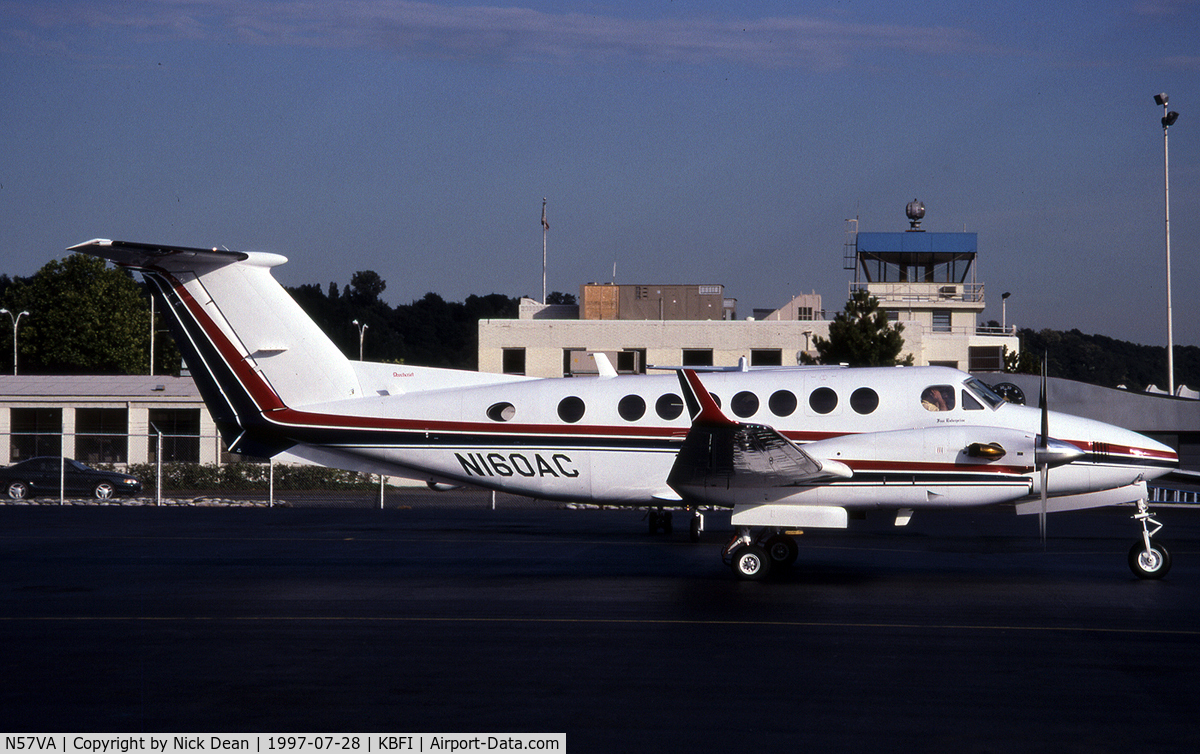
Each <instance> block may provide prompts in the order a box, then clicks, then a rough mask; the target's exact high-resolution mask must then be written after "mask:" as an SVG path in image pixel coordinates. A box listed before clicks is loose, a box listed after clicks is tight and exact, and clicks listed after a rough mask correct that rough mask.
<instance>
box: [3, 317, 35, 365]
mask: <svg viewBox="0 0 1200 754" xmlns="http://www.w3.org/2000/svg"><path fill="white" fill-rule="evenodd" d="M0 314H7V315H8V318H9V319H11V320H12V323H13V375H14V376H15V375H16V373H17V325H18V324H20V322H21V317H28V316H30V314H29V312H27V311H23V312H21V313H20V314H18V315H16V316H15V317H14V316H13V313H12V312H10V311H9V310H8V309H0Z"/></svg>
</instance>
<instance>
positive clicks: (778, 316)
mask: <svg viewBox="0 0 1200 754" xmlns="http://www.w3.org/2000/svg"><path fill="white" fill-rule="evenodd" d="M977 246H978V239H977V236H976V234H975V233H927V232H925V231H922V230H920V229H919V221H917V222H914V223H913V227H912V228H910V230H908V231H906V232H901V233H859V232H858V231H857V229H855V230H854V231H853V232H852V233H850V234H848V241H847V244H846V252H845V254H844V264H843V267H844V268H845V269H847V270H853V272H854V274H853V278H852V280H851V282H850V286H849V293H851V294H852V293H853V292H854V291H856V290H866V291H867V292H868V293H870V294H871V295H872V296H874V297H875V298H876V299H878V300H879V302H880V306H881V308H882V309H883V310H884V311H885V312H887V315H888V318H889V319H890V320H891V321H893V322H896V323H900V324H903V325H904V352H903V353H904V354H911V355H912V357H913V362H914V364H916V365H918V366H926V365H930V366H950V367H955V368H958V369H963V370H965V371H971V372H999V371H1002V370H1003V368H1004V352H1005V350H1006V349H1007V351H1008V352H1009V353H1014V354H1015V353H1017V352H1018V351H1019V350H1020V341H1019V340H1018V338H1017V336H1016V328H1015V326H1014V327H1011V328H1009V327H1007V323H1005V324H1004V326H1002V327H981V326H979V325H978V324H977V319H978V317H979V316H980V315H981V314H982V313H983V311H984V309H985V308H986V301H985V299H984V285H983V283H982V282H980V281H979V280H977V279H976V275H975V270H976V264H975V263H976V257H977V255H978V249H977ZM579 300H580V304H579V306H578V307H564V306H541V305H539V304H538V303H537V302H535V301H532V300H529V299H525V300H523V301H522V306H521V311H520V318H519V319H517V320H482V321H480V323H479V351H478V356H479V369H480V371H484V372H499V373H506V374H524V375H529V376H533V377H571V376H576V375H586V374H594V373H595V366H594V363H593V361H592V360H591V359H586V358H582V356H583V355H584V354H586V353H587V352H589V351H602V352H604V353H606V354H608V356H609V360H610V361H611V362H612V363H613V365H614V366H616V368H617V371H618V372H620V373H630V374H632V373H640V372H644V371H645V370H646V367H647V366H648V365H657V366H679V365H683V366H718V367H721V366H735V365H737V364H738V362H739V359H742V358H745V359H746V360H747V361H748V363H749V364H750V365H751V366H788V365H794V364H797V363H798V362H799V359H800V355H801V354H802V353H805V352H807V353H809V354H810V355H815V353H816V352H815V351H814V350H813V339H814V338H816V337H818V336H819V337H823V338H827V337H828V335H829V324H830V321H831V319H832V314H833V312H829V311H826V309H825V308H824V306H823V305H822V302H821V297H820V295H818V294H816V293H811V294H803V295H801V296H796V297H795V298H793V300H792V301H790V302H788V303H787V304H785V305H783V306H782V307H780V308H778V309H775V310H766V311H755V316H753V317H750V318H746V319H742V320H738V319H737V300H736V299H733V298H728V297H726V295H725V291H724V288H723V286H720V285H714V284H696V285H645V284H639V285H616V284H612V285H602V284H594V283H588V284H586V285H583V286H581V287H580V297H579Z"/></svg>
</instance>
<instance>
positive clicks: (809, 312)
mask: <svg viewBox="0 0 1200 754" xmlns="http://www.w3.org/2000/svg"><path fill="white" fill-rule="evenodd" d="M796 319H799V320H804V321H805V322H809V321H812V319H813V308H812V307H811V306H797V307H796Z"/></svg>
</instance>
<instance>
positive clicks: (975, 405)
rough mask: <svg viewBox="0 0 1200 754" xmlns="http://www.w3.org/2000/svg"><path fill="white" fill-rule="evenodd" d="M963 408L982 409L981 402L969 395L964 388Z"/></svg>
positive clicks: (969, 409) (970, 409)
mask: <svg viewBox="0 0 1200 754" xmlns="http://www.w3.org/2000/svg"><path fill="white" fill-rule="evenodd" d="M963 408H965V409H966V410H968V411H982V410H983V404H982V403H980V402H979V401H977V400H975V396H973V395H971V394H970V393H968V392H967V391H966V390H964V391H963Z"/></svg>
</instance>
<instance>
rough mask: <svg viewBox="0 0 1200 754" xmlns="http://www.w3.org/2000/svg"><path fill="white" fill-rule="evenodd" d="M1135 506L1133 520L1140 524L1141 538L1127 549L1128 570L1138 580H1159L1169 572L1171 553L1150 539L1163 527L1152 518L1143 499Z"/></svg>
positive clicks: (1148, 507)
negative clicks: (1136, 508)
mask: <svg viewBox="0 0 1200 754" xmlns="http://www.w3.org/2000/svg"><path fill="white" fill-rule="evenodd" d="M1137 506H1138V512H1137V513H1135V514H1134V515H1133V519H1134V520H1135V521H1141V522H1142V538H1141V539H1140V540H1138V541H1137V542H1134V543H1133V547H1131V548H1129V570H1131V571H1133V574H1134V575H1135V576H1137V577H1138V578H1139V579H1161V578H1162V577H1163V576H1166V575H1167V571H1169V570H1171V553H1170V552H1168V551H1167V548H1166V546H1165V545H1163V543H1162V542H1152V541H1151V540H1150V538H1151V537H1153V536H1154V535H1155V534H1158V532H1159V530H1160V529H1162V528H1163V525H1162V524H1160V523H1159V522H1158V521H1157V520H1156V519H1155V518H1154V514H1153V513H1151V512H1150V506H1149V505H1148V504H1147V503H1146V499H1145V498H1142V499H1140V500H1138V502H1137ZM1152 526H1153V528H1151V527H1152Z"/></svg>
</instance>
